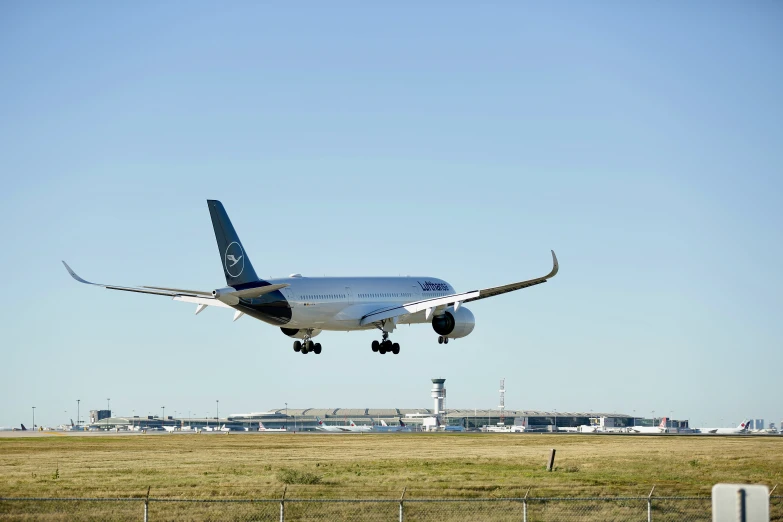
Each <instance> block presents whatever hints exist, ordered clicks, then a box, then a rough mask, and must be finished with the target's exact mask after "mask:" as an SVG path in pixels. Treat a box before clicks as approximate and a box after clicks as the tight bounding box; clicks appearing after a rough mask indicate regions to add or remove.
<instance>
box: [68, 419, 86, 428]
mask: <svg viewBox="0 0 783 522" xmlns="http://www.w3.org/2000/svg"><path fill="white" fill-rule="evenodd" d="M65 429H66V430H68V431H86V430H85V429H84V426H82V425H81V424H80V425H78V426H77V425H75V424H74V423H73V419H71V425H70V426H66V428H65Z"/></svg>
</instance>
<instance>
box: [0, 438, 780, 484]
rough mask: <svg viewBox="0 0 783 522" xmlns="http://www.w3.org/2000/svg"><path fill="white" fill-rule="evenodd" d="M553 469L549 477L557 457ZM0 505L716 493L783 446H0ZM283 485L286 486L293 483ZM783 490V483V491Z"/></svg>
mask: <svg viewBox="0 0 783 522" xmlns="http://www.w3.org/2000/svg"><path fill="white" fill-rule="evenodd" d="M553 447H554V448H557V460H556V469H555V470H554V471H553V472H547V471H546V470H545V464H546V460H547V457H548V454H549V450H550V449H551V448H553ZM0 477H1V478H2V480H0V496H13V497H21V496H25V497H139V496H144V495H146V492H147V487H150V488H151V495H152V496H153V497H157V498H165V497H169V498H274V497H279V496H280V494H281V492H282V490H283V487H284V486H287V493H286V494H287V496H288V497H297V498H322V497H329V498H397V497H399V495H400V493H401V492H402V489H403V488H404V487H405V488H407V493H406V497H408V498H417V497H419V498H422V497H443V496H448V497H510V496H524V494H525V492H526V491H527V489H528V487H531V488H532V490H531V496H539V497H541V496H550V495H555V496H603V495H610V496H621V495H627V496H637V495H646V494H647V493H648V492H649V490H650V488H651V487H652V486H653V485H656V494H657V495H663V496H665V495H709V492H710V488H711V487H712V485H713V484H715V483H717V482H744V483H762V484H767V485H769V486H770V488H771V487H772V486H773V485H775V484H777V483H778V482H781V483H783V437H672V436H664V437H645V436H590V435H554V436H553V435H533V434H523V435H508V434H363V435H328V434H231V435H229V436H225V435H217V434H209V435H207V434H201V435H185V434H160V435H139V436H55V435H51V436H42V435H40V434H39V435H38V436H35V437H25V438H0ZM287 483H288V484H287ZM782 487H783V486H782Z"/></svg>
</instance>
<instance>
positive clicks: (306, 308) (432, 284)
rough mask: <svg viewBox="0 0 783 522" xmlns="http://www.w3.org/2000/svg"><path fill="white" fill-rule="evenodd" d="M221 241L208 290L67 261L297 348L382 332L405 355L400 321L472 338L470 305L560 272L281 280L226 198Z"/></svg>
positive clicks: (217, 217)
mask: <svg viewBox="0 0 783 522" xmlns="http://www.w3.org/2000/svg"><path fill="white" fill-rule="evenodd" d="M207 206H208V207H209V213H210V216H211V218H212V227H213V229H214V232H215V238H216V239H217V245H218V251H219V253H220V258H221V263H222V265H223V273H224V275H225V276H226V284H227V286H226V287H224V288H218V289H215V290H212V291H211V292H208V291H199V290H182V289H178V288H167V287H153V286H140V287H125V286H115V285H103V284H97V283H91V282H89V281H86V280H84V279H82V278H81V277H79V276H78V275H76V273H75V272H74V271H73V270H71V267H69V266H68V264H67V263H66V262H65V261H63V265H65V268H66V269H67V270H68V273H69V274H71V276H72V277H73V278H74V279H76V280H77V281H79V282H80V283H85V284H89V285H95V286H102V287H104V288H108V289H110V290H123V291H127V292H138V293H143V294H153V295H163V296H168V297H172V298H173V299H174V300H175V301H184V302H187V303H193V304H195V305H196V314H199V313H200V312H202V311H203V310H204V309H205V308H206V307H207V306H218V307H223V308H233V309H234V310H235V313H234V321H236V320H237V319H239V318H240V317H242V316H243V315H249V316H251V317H253V318H255V319H259V320H261V321H264V322H266V323H269V324H272V325H274V326H278V327H279V328H280V330H281V331H282V332H283V334H285V335H287V336H288V337H290V338H294V339H297V340H296V341H294V346H293V347H294V351H295V352H301V353H304V354H306V353H309V352H314V353H316V354H319V353H321V344H320V343H315V342H313V340H312V339H313V338H314V337H315V336H317V335H318V334H320V333H321V332H322V331H323V330H330V331H354V330H373V329H378V330H380V331H381V341H380V342H379V341H377V340H375V341H373V342H372V351H373V352H379V353H381V354H385V353H387V352H391V353H394V354H398V353H399V352H400V345H399V344H398V343H392V341H391V340H389V334H390V333H392V332H393V331H394V330H395V328H396V327H397V326H398V325H401V324H422V323H430V324H431V325H432V328H433V330H435V333H437V334H438V342H439V343H441V344H445V343H448V342H449V340H450V339H459V338H461V337H466V336H467V335H469V334H470V333H471V332H472V331H473V328H474V326H475V324H476V322H475V318H474V316H473V313H472V312H471V311H470V310H468V309H467V308H466V307H464V306H463V305H464V304H465V303H470V302H473V301H477V300H479V299H485V298H487V297H494V296H496V295H501V294H505V293H508V292H513V291H515V290H521V289H523V288H528V287H531V286H535V285H538V284H541V283H545V282H546V281H547V280H548V279H550V278H552V277H554V276H555V275H556V274H557V271H558V263H557V257H556V256H555V253H554V251H552V263H553V267H552V271H551V272H549V274H547V275H545V276H544V277H539V278H536V279H530V280H527V281H520V282H517V283H510V284H506V285H502V286H496V287H491V288H484V289H482V290H472V291H470V292H461V293H456V292H455V290H454V288H453V287H452V286H451V285H450V284H449V283H447V282H446V281H444V280H442V279H438V278H435V277H302V275H301V274H292V275H291V276H289V277H287V278H282V279H270V280H268V281H267V280H263V279H260V278H259V277H258V276H257V275H256V272H255V270H254V269H253V265H251V264H250V259H249V258H248V256H247V252H246V251H245V249H244V247H243V246H242V242H241V241H240V240H239V236H238V235H237V233H236V231H235V230H234V226H233V225H232V224H231V220H230V219H229V218H228V214H227V213H226V210H225V209H224V208H223V205H222V204H221V203H220V201H216V200H207Z"/></svg>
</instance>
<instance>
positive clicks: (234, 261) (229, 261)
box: [207, 199, 258, 288]
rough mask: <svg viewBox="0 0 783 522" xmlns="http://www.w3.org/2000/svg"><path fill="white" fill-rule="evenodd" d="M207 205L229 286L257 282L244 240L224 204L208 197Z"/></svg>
mask: <svg viewBox="0 0 783 522" xmlns="http://www.w3.org/2000/svg"><path fill="white" fill-rule="evenodd" d="M207 206H208V207H209V215H210V217H211V218H212V227H213V228H214V229H215V239H216V240H217V245H218V251H219V252H220V260H221V262H222V263H223V272H224V273H225V275H226V283H227V284H228V286H233V287H234V288H236V287H237V285H240V286H241V285H243V284H247V283H255V282H257V281H258V276H257V275H256V271H255V270H253V265H251V264H250V259H249V258H248V257H247V253H246V252H245V249H244V248H243V247H242V242H241V241H240V240H239V236H238V235H237V233H236V230H234V226H233V225H232V224H231V220H230V219H229V218H228V214H227V213H226V209H225V208H223V204H222V203H221V202H220V201H217V200H214V199H208V200H207Z"/></svg>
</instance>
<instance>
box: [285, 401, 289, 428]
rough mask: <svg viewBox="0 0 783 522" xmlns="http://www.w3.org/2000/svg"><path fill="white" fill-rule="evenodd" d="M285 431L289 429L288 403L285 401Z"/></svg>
mask: <svg viewBox="0 0 783 522" xmlns="http://www.w3.org/2000/svg"><path fill="white" fill-rule="evenodd" d="M285 431H288V403H287V402H286V403H285Z"/></svg>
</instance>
